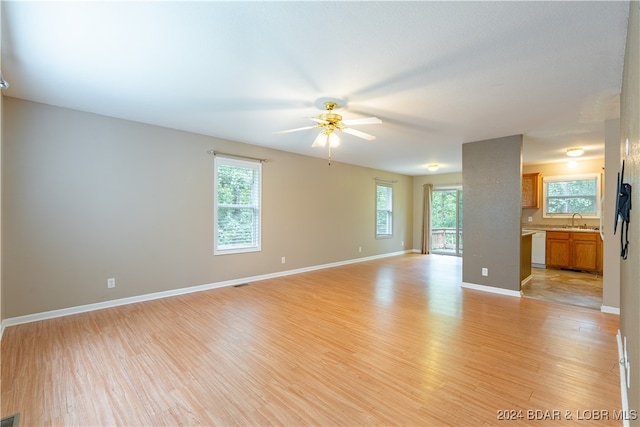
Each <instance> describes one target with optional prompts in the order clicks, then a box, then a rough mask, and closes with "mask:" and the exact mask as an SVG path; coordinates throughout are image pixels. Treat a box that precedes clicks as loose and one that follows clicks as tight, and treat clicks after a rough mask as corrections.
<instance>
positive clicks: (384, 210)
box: [376, 185, 393, 236]
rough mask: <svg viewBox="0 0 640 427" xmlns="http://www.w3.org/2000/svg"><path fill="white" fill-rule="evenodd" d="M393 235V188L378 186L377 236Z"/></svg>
mask: <svg viewBox="0 0 640 427" xmlns="http://www.w3.org/2000/svg"><path fill="white" fill-rule="evenodd" d="M392 234H393V188H392V187H390V186H388V185H376V235H377V236H390V235H392Z"/></svg>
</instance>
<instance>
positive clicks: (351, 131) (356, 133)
mask: <svg viewBox="0 0 640 427" xmlns="http://www.w3.org/2000/svg"><path fill="white" fill-rule="evenodd" d="M341 130H342V132H344V133H348V134H351V135H353V136H357V137H358V138H362V139H366V140H367V141H373V140H374V139H376V137H375V136H373V135H369V134H368V133H365V132H361V131H359V130H355V129H351V128H343V129H341Z"/></svg>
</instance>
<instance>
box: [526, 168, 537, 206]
mask: <svg viewBox="0 0 640 427" xmlns="http://www.w3.org/2000/svg"><path fill="white" fill-rule="evenodd" d="M522 207H523V208H532V209H538V208H539V207H540V174H539V173H526V174H524V175H522Z"/></svg>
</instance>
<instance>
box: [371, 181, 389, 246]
mask: <svg viewBox="0 0 640 427" xmlns="http://www.w3.org/2000/svg"><path fill="white" fill-rule="evenodd" d="M378 187H384V188H387V189H388V191H389V194H390V196H391V201H390V203H389V205H388V206H386V209H380V206H378ZM375 205H376V215H375V227H376V239H388V238H390V237H393V185H391V184H385V183H380V182H377V183H376V192H375ZM380 211H385V212H387V218H388V225H387V230H386V231H387V232H385V233H379V232H378V212H380Z"/></svg>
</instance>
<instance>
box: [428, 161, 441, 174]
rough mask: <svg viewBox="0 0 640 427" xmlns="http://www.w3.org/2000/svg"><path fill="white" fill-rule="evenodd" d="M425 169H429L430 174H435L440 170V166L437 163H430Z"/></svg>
mask: <svg viewBox="0 0 640 427" xmlns="http://www.w3.org/2000/svg"><path fill="white" fill-rule="evenodd" d="M427 169H429V170H430V171H431V172H435V171H437V170H438V169H440V165H439V164H437V163H431V164H428V165H427Z"/></svg>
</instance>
